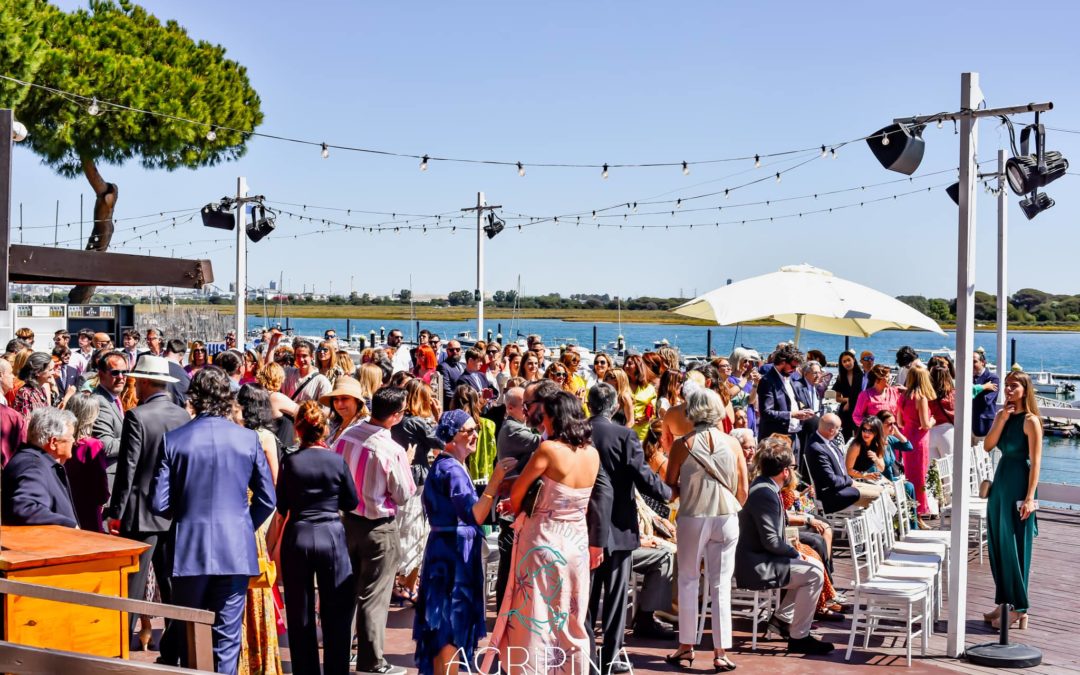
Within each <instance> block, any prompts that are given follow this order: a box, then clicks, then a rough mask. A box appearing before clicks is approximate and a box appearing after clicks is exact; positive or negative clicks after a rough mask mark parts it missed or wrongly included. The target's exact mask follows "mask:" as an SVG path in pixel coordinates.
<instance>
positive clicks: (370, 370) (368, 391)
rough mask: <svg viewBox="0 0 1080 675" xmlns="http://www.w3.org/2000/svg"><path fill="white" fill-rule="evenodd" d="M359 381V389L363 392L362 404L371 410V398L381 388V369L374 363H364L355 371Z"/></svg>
mask: <svg viewBox="0 0 1080 675" xmlns="http://www.w3.org/2000/svg"><path fill="white" fill-rule="evenodd" d="M356 372H357V375H358V376H359V379H360V389H362V390H363V391H364V403H366V404H367V406H368V408H369V409H370V408H371V397H372V396H374V395H375V392H377V391H378V390H379V389H380V388H382V376H383V372H382V368H380V367H378V366H377V365H375V364H374V363H365V364H364V365H362V366H360V369H359V370H357V371H356Z"/></svg>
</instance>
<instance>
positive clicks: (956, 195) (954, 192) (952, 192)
mask: <svg viewBox="0 0 1080 675" xmlns="http://www.w3.org/2000/svg"><path fill="white" fill-rule="evenodd" d="M945 193H946V194H948V195H949V199H951V200H953V203H954V204H956V205H957V206H960V183H953V184H952V185H950V186H949V187H947V188H945Z"/></svg>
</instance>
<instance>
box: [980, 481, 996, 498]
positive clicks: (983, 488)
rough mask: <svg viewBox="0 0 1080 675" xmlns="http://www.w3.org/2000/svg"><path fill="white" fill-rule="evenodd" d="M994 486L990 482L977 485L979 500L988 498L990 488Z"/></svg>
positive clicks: (992, 482)
mask: <svg viewBox="0 0 1080 675" xmlns="http://www.w3.org/2000/svg"><path fill="white" fill-rule="evenodd" d="M993 484H994V481H992V480H984V481H983V482H981V483H979V499H986V498H987V497H989V496H990V487H991V486H992V485H993Z"/></svg>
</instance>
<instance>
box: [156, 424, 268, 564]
mask: <svg viewBox="0 0 1080 675" xmlns="http://www.w3.org/2000/svg"><path fill="white" fill-rule="evenodd" d="M249 489H250V490H251V492H252V496H251V500H250V502H249V501H248V490H249ZM152 490H153V494H154V501H153V504H152V505H151V509H153V511H154V513H156V514H158V515H160V516H164V517H166V518H171V519H172V528H171V529H170V533H171V535H172V537H173V542H174V550H173V556H172V557H173V559H172V561H171V562H172V569H171V570H170V574H171V575H172V576H174V577H187V576H205V575H246V576H255V575H257V574H258V573H259V559H258V553H257V551H256V548H255V528H256V527H257V526H259V525H262V524H263V522H265V521H266V519H267V518H269V517H270V514H272V513H273V512H274V506H275V504H276V499H275V495H274V483H273V480H272V479H271V478H270V468H269V467H268V466H267V463H266V455H265V454H264V453H263V449H262V444H261V443H259V436H258V434H256V433H255V432H254V431H252V430H250V429H245V428H244V427H242V426H240V425H238V424H236V423H234V422H231V421H229V420H227V419H225V418H223V417H214V416H211V415H200V416H198V417H196V418H195V419H194V420H192V421H190V422H188V423H187V424H185V425H184V426H182V427H179V428H177V429H173V430H172V431H169V432H166V434H165V440H164V443H163V446H162V449H161V460H160V463H159V465H158V471H157V476H156V477H155V478H154V484H153V487H152Z"/></svg>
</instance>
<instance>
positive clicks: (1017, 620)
mask: <svg viewBox="0 0 1080 675" xmlns="http://www.w3.org/2000/svg"><path fill="white" fill-rule="evenodd" d="M990 625H991V626H993V627H994V629H995V630H999V629H1000V628H1001V617H1000V616H999V617H998V618H996V619H994V620H993V621H992V622H991V623H990ZM1027 625H1028V615H1027V612H1014V611H1012V610H1009V628H1013V627H1014V626H1015V627H1017V628H1019V629H1020V630H1027Z"/></svg>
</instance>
